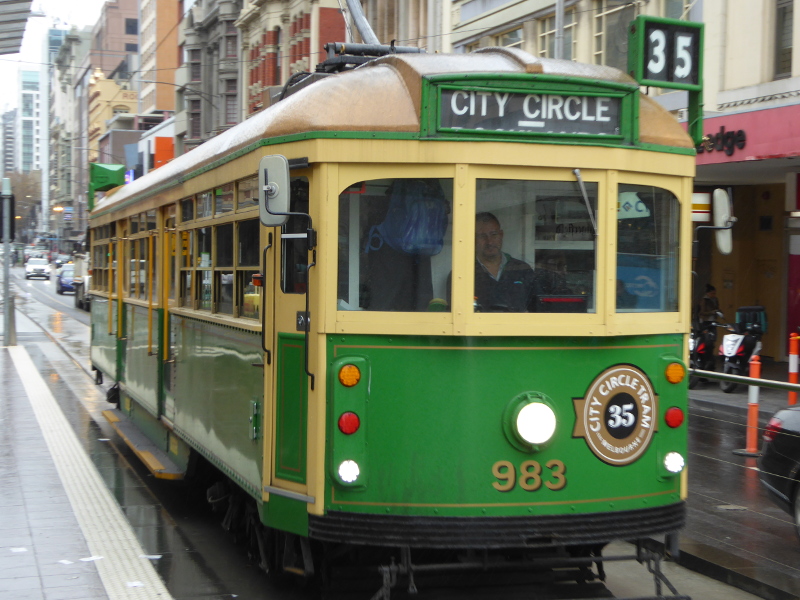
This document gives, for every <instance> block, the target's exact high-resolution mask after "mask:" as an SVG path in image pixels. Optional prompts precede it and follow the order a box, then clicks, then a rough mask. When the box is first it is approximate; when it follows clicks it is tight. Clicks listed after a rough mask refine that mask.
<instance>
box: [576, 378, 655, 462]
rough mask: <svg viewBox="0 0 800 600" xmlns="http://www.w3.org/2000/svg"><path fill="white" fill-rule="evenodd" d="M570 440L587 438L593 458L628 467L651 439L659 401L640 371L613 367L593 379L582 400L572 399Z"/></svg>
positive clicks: (651, 386)
mask: <svg viewBox="0 0 800 600" xmlns="http://www.w3.org/2000/svg"><path fill="white" fill-rule="evenodd" d="M573 402H574V403H575V416H576V419H575V430H574V431H573V434H572V435H573V437H582V438H585V439H586V443H587V444H588V445H589V448H590V449H591V451H592V452H594V454H595V456H597V458H599V459H600V460H602V461H603V462H606V463H608V464H610V465H618V466H622V465H629V464H631V463H632V462H634V461H636V460H638V459H639V457H641V455H642V454H643V453H644V451H645V450H646V449H647V447H648V446H649V445H650V441H651V440H652V439H653V433H654V432H655V428H656V424H657V419H656V415H657V414H658V398H657V397H656V395H655V392H654V390H653V385H652V384H651V383H650V380H649V379H648V378H647V375H645V374H644V373H643V372H642V371H640V370H639V369H637V368H636V367H634V366H632V365H616V366H614V367H610V368H608V369H606V370H605V371H603V372H602V373H601V374H600V375H598V376H597V377H595V379H594V381H593V382H592V384H591V385H590V386H589V390H588V391H587V392H586V397H585V398H574V399H573Z"/></svg>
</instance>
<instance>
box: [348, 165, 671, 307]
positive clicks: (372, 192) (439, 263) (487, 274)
mask: <svg viewBox="0 0 800 600" xmlns="http://www.w3.org/2000/svg"><path fill="white" fill-rule="evenodd" d="M475 186H476V187H475V256H474V263H473V264H474V273H475V279H474V281H475V284H474V290H473V292H472V294H471V295H470V298H469V302H470V303H471V304H472V305H473V307H474V311H475V312H481V313H486V312H494V313H595V312H597V297H598V266H597V239H598V238H597V232H598V231H599V230H602V228H603V227H604V224H603V222H602V221H603V219H602V214H603V213H600V214H599V215H598V210H597V207H598V194H599V185H598V183H597V182H592V181H586V182H584V186H583V189H581V186H580V185H579V182H578V181H576V180H573V181H551V180H521V179H488V178H486V179H478V180H477V181H476V184H475ZM452 205H453V181H452V180H451V179H433V178H427V179H423V178H417V179H411V178H409V179H400V178H398V179H377V180H370V181H363V182H359V183H357V184H355V185H353V186H350V187H349V188H347V189H346V190H344V191H343V192H342V193H341V194H340V196H339V267H338V268H339V272H338V300H337V307H338V309H339V310H366V311H394V312H421V311H449V310H450V309H451V308H450V307H451V305H452V298H451V283H452V215H451V207H452ZM679 216H680V203H679V202H678V199H677V198H676V197H675V195H674V194H672V193H671V192H669V191H667V190H664V189H660V188H654V187H652V186H642V185H631V184H624V183H622V184H620V185H619V188H618V195H617V223H616V228H617V256H616V289H615V304H614V309H615V310H616V312H619V313H631V312H675V311H677V310H678V278H679V273H678V264H679V253H678V249H679V242H680V239H679V238H680V235H679V225H680V218H679ZM606 226H607V225H606ZM602 280H603V281H605V280H606V278H602ZM612 281H613V279H612Z"/></svg>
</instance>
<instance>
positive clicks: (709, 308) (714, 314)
mask: <svg viewBox="0 0 800 600" xmlns="http://www.w3.org/2000/svg"><path fill="white" fill-rule="evenodd" d="M697 315H698V318H699V319H700V326H701V327H704V326H708V325H710V324H711V323H713V322H715V321H716V320H717V319H718V318H720V317H722V313H721V312H720V310H719V298H717V288H715V287H714V286H713V285H711V284H710V283H707V284H706V293H705V295H704V296H703V297H702V298H700V308H699V310H698V311H697Z"/></svg>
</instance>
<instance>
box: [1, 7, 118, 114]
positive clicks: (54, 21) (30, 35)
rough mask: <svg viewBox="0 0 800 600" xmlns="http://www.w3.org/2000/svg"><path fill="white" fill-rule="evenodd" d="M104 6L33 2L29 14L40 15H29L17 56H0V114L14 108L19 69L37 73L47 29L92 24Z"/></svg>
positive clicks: (79, 26)
mask: <svg viewBox="0 0 800 600" xmlns="http://www.w3.org/2000/svg"><path fill="white" fill-rule="evenodd" d="M104 3H105V0H34V2H33V4H32V5H31V12H32V13H33V14H43V15H44V16H31V17H30V18H29V19H28V23H27V26H26V27H25V36H24V37H23V39H22V47H21V49H20V52H19V54H5V55H0V81H2V82H3V93H2V94H0V114H1V113H3V112H5V111H7V110H10V109H12V108H15V107H16V106H17V86H18V81H17V80H18V75H17V72H18V70H19V66H20V65H22V66H23V67H24V68H26V69H30V70H32V71H38V70H39V68H40V67H41V63H42V48H43V45H44V36H45V33H46V32H47V30H48V29H51V28H58V29H69V28H70V27H72V26H73V25H74V26H76V27H78V28H81V27H86V26H89V25H94V24H95V23H96V22H97V19H98V17H99V16H100V9H101V8H102V6H103V4H104Z"/></svg>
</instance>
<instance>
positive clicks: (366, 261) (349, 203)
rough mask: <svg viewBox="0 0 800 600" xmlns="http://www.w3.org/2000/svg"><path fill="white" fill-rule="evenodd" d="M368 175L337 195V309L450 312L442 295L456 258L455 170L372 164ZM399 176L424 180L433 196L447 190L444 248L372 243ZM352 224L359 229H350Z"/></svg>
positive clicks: (445, 197) (447, 284)
mask: <svg viewBox="0 0 800 600" xmlns="http://www.w3.org/2000/svg"><path fill="white" fill-rule="evenodd" d="M364 175H365V177H364V179H363V180H361V181H358V182H356V183H353V184H350V185H349V186H346V187H345V188H344V189H343V190H342V191H340V193H339V196H338V198H339V200H338V205H339V223H338V276H337V279H338V281H337V294H336V303H337V310H338V311H343V312H360V311H366V312H370V313H377V312H384V313H398V312H405V313H417V314H418V313H421V312H449V311H450V307H448V306H447V302H446V300H445V299H444V298H445V297H446V296H448V295H449V277H448V275H449V274H450V273H451V272H452V264H453V221H452V219H453V206H454V193H455V179H454V177H453V174H452V171H450V172H442V171H441V170H438V169H425V170H419V172H415V173H413V174H410V173H408V171H407V170H404V171H401V172H398V171H394V170H386V171H383V172H382V170H371V169H370V170H365V171H364ZM400 181H405V182H419V181H422V182H424V183H425V184H426V185H427V186H428V191H429V192H430V194H431V195H432V196H433V197H438V196H441V195H443V196H444V199H445V200H446V201H447V203H448V207H449V208H448V210H449V213H448V216H447V221H448V222H447V229H446V231H445V233H444V236H443V240H442V243H443V245H442V249H441V251H440V252H438V253H436V254H434V255H432V256H423V255H414V254H409V253H404V252H400V251H397V250H394V249H393V248H391V247H390V246H389V245H388V244H387V243H385V242H384V243H383V244H381V245H380V247H379V248H374V247H373V244H372V242H373V232H375V231H376V228H377V226H378V225H380V224H381V223H382V222H383V220H384V218H385V216H386V214H387V213H388V211H389V205H390V202H391V200H390V194H391V193H392V189H393V186H394V185H396V184H397V182H400ZM437 186H438V187H437ZM353 230H355V232H356V233H357V235H352V234H353ZM367 245H370V251H369V252H367V251H366V248H367Z"/></svg>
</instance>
